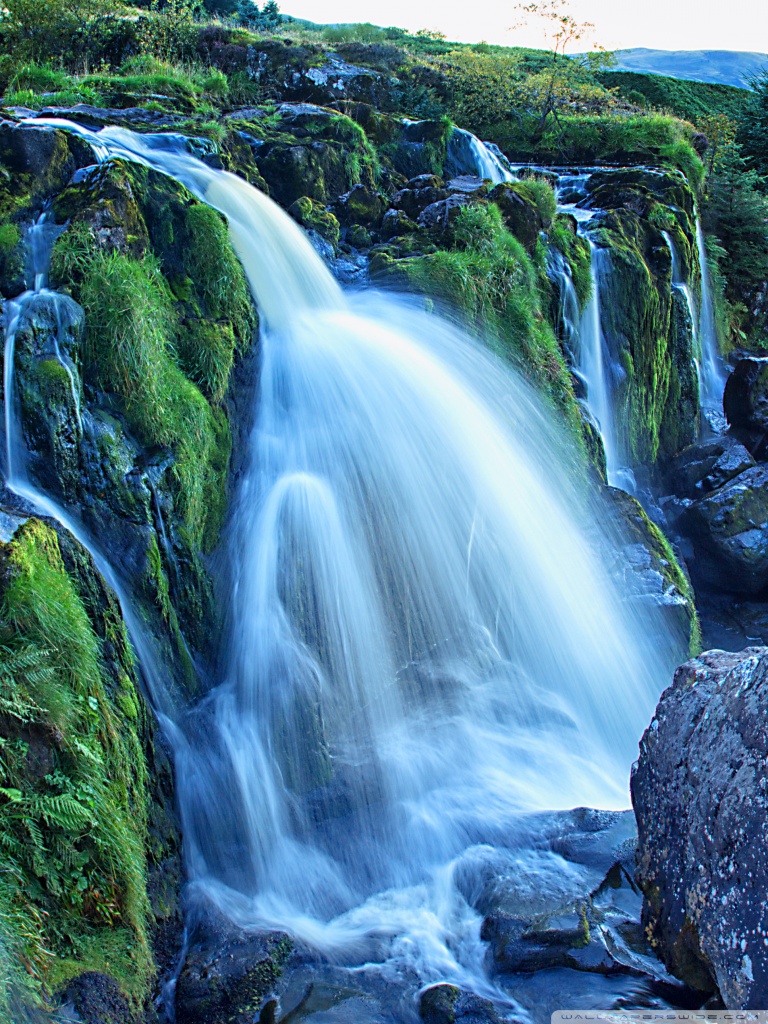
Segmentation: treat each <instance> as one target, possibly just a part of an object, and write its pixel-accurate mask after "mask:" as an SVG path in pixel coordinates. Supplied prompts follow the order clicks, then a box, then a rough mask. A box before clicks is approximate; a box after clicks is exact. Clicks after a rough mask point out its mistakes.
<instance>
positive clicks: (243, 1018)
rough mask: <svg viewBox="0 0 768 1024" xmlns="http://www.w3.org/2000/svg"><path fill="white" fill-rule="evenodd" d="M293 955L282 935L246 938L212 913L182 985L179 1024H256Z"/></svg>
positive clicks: (199, 930) (196, 934)
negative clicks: (252, 1023)
mask: <svg viewBox="0 0 768 1024" xmlns="http://www.w3.org/2000/svg"><path fill="white" fill-rule="evenodd" d="M291 949H292V945H291V942H290V940H289V939H288V937H287V936H286V935H283V934H282V933H280V932H246V931H243V930H241V929H239V928H237V927H236V926H235V925H233V924H231V923H230V922H229V921H228V920H226V918H224V917H223V916H222V915H221V914H219V913H218V911H216V910H214V909H213V908H212V907H211V908H206V911H205V913H204V916H203V917H202V918H201V919H200V920H199V921H198V923H197V925H196V926H195V927H194V929H193V932H192V936H191V939H190V945H189V950H188V952H187V957H186V960H185V962H184V966H183V967H182V970H181V973H180V975H179V979H178V981H177V983H176V993H175V996H176V1018H175V1019H176V1024H251V1022H252V1021H253V1020H254V1019H258V1015H259V1010H260V1009H261V1005H262V1002H263V1001H264V998H265V996H267V995H268V994H269V993H270V992H271V990H272V988H273V986H274V984H275V982H276V981H277V979H278V978H279V977H280V974H281V973H282V969H283V964H284V963H285V961H286V960H287V959H288V956H289V955H290V953H291Z"/></svg>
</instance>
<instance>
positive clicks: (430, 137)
mask: <svg viewBox="0 0 768 1024" xmlns="http://www.w3.org/2000/svg"><path fill="white" fill-rule="evenodd" d="M453 127H454V126H453V123H452V122H451V121H450V120H449V119H448V118H443V119H441V120H439V121H410V122H406V123H405V124H404V125H402V127H401V131H400V137H399V139H398V140H397V144H396V146H394V147H393V148H392V150H391V160H392V164H393V166H394V168H395V170H396V171H399V173H400V174H404V175H405V176H406V178H414V177H415V176H416V175H418V174H437V175H440V176H442V174H443V168H444V167H445V161H446V157H447V155H448V141H449V139H450V137H451V135H452V134H453Z"/></svg>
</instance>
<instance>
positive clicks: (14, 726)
mask: <svg viewBox="0 0 768 1024" xmlns="http://www.w3.org/2000/svg"><path fill="white" fill-rule="evenodd" d="M0 565H1V568H2V576H1V577H0V597H1V600H2V603H1V604H0V642H1V646H0V760H1V761H2V774H3V788H2V790H0V858H2V861H3V871H2V872H0V875H2V876H4V879H5V882H6V883H7V884H6V887H5V889H3V888H2V887H0V900H2V901H3V905H2V907H0V922H2V926H3V927H4V928H5V929H6V933H5V937H4V940H3V945H5V947H6V948H15V949H16V950H17V952H18V954H19V957H20V965H21V966H22V967H23V968H24V969H25V970H26V971H27V972H29V973H28V978H27V979H26V982H25V984H26V988H27V995H28V996H29V995H31V997H32V999H33V1000H35V1001H40V1000H41V999H42V997H43V993H44V992H46V991H47V992H50V991H53V990H54V989H56V988H57V987H58V986H59V985H60V984H62V983H64V982H65V981H66V980H68V979H69V978H70V977H73V976H74V975H76V974H80V973H82V972H83V971H88V970H101V969H103V968H104V966H105V964H106V963H107V961H108V962H109V968H110V970H109V973H110V974H112V976H113V977H114V978H115V980H116V981H117V982H118V984H119V985H120V987H121V988H122V989H123V990H124V992H125V993H126V994H127V995H129V996H131V997H132V998H134V999H136V1000H137V1001H138V1000H140V999H142V998H143V997H144V996H145V995H146V993H147V989H148V986H149V983H150V980H151V978H152V976H153V973H154V965H153V962H152V956H151V953H150V950H149V945H148V940H147V922H148V915H149V903H148V899H147V893H146V858H145V852H144V851H145V847H146V829H147V812H148V794H147V775H146V765H145V761H144V756H143V753H142V749H141V744H140V742H139V739H138V737H137V734H136V732H135V731H134V729H133V727H132V726H131V724H129V723H127V722H126V721H125V719H124V718H123V716H122V714H121V713H120V710H119V708H118V707H117V706H116V704H115V702H114V691H113V687H112V684H111V680H110V677H109V674H108V673H107V671H106V668H105V662H104V657H103V651H102V641H101V639H100V638H99V636H98V634H97V633H96V631H95V624H94V622H93V621H92V620H91V619H90V618H89V615H88V613H87V612H86V607H85V604H84V599H83V597H82V596H81V594H80V593H79V590H78V587H77V586H76V584H75V583H74V582H73V580H72V579H71V578H70V576H69V575H68V574H67V572H66V570H65V568H64V564H63V562H62V558H61V553H60V550H59V544H58V540H57V537H56V534H55V533H54V532H53V531H52V530H51V529H50V528H49V527H47V526H45V525H44V524H43V523H41V522H38V521H36V520H29V521H28V522H26V523H25V524H24V525H23V526H21V527H20V528H19V529H18V531H17V532H16V535H15V537H14V539H13V541H12V542H11V543H10V544H8V545H5V546H4V547H3V548H2V551H1V552H0ZM123 649H124V650H126V652H127V649H126V648H123ZM125 657H126V661H125V668H124V670H123V672H122V683H121V690H122V693H123V697H124V701H125V700H130V701H131V702H132V703H133V704H134V705H135V704H136V702H137V696H136V692H135V687H134V683H133V680H132V678H131V676H129V674H128V673H131V674H132V673H133V666H132V662H131V660H130V655H128V654H127V653H126V655H125ZM7 984H10V985H13V976H11V978H10V981H9V982H7ZM2 998H3V996H2V993H0V1006H2ZM10 998H11V993H10V992H9V990H8V988H6V990H5V999H6V1002H8V1000H9V999H10Z"/></svg>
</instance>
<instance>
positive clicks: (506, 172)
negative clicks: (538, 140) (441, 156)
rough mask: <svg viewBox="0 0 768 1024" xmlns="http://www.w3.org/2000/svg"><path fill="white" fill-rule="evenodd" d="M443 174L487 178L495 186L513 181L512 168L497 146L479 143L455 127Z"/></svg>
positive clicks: (478, 140)
mask: <svg viewBox="0 0 768 1024" xmlns="http://www.w3.org/2000/svg"><path fill="white" fill-rule="evenodd" d="M445 173H446V176H456V175H461V174H471V175H474V176H476V177H478V178H488V179H490V181H492V182H493V183H494V184H495V185H498V184H499V183H500V182H502V181H514V180H515V174H514V172H513V170H512V167H511V165H510V163H509V161H508V160H507V158H506V157H505V156H504V154H503V153H502V152H501V150H500V149H499V148H498V146H495V145H493V144H492V143H487V142H481V141H480V139H478V138H477V136H476V135H473V134H472V133H471V132H467V131H464V129H463V128H455V127H454V129H453V134H452V135H451V137H450V139H449V140H448V156H447V159H446V162H445Z"/></svg>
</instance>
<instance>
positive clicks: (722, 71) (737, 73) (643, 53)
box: [616, 47, 768, 87]
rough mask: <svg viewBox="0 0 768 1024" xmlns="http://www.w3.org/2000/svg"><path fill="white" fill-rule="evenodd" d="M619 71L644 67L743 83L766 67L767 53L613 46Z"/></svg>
mask: <svg viewBox="0 0 768 1024" xmlns="http://www.w3.org/2000/svg"><path fill="white" fill-rule="evenodd" d="M616 56H617V58H618V64H617V65H616V68H617V70H619V71H646V72H652V73H654V74H657V75H669V76H670V77H671V78H687V79H690V80H692V81H696V82H716V83H718V84H720V85H736V86H742V87H743V86H745V85H746V84H747V83H748V80H749V78H750V76H751V75H755V74H757V73H758V72H759V71H762V70H763V69H764V68H768V54H767V53H741V52H739V51H737V50H647V49H643V48H641V47H638V48H637V49H633V50H617V51H616Z"/></svg>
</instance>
